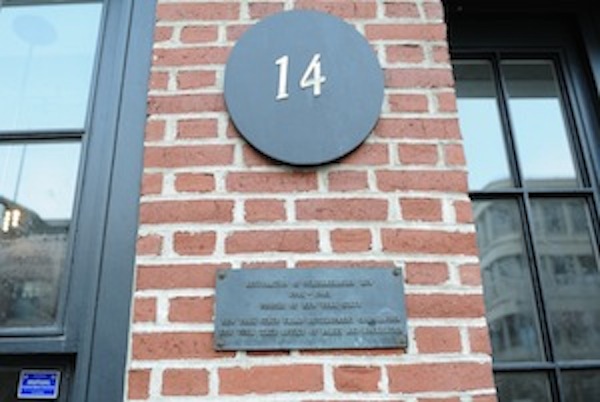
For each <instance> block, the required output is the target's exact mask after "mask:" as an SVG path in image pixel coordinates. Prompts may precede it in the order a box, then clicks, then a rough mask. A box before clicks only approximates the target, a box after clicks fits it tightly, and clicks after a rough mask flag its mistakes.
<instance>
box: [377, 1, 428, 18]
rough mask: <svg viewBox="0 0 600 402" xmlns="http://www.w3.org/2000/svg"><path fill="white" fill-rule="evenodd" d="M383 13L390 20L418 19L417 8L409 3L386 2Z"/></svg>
mask: <svg viewBox="0 0 600 402" xmlns="http://www.w3.org/2000/svg"><path fill="white" fill-rule="evenodd" d="M384 7H385V8H384V13H385V16H386V17H390V18H419V8H418V7H417V5H416V4H415V3H410V2H405V3H404V2H402V3H397V2H386V3H384Z"/></svg>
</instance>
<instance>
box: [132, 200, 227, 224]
mask: <svg viewBox="0 0 600 402" xmlns="http://www.w3.org/2000/svg"><path fill="white" fill-rule="evenodd" d="M232 219H233V201H229V200H201V201H160V202H152V203H143V204H142V205H141V207H140V221H141V223H181V222H190V223H193V222H196V223H198V222H202V223H207V222H211V223H219V222H231V221H232Z"/></svg>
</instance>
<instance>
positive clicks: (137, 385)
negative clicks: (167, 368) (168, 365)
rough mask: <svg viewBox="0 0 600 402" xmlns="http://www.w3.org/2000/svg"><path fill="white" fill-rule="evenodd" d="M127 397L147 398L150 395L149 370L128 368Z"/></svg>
mask: <svg viewBox="0 0 600 402" xmlns="http://www.w3.org/2000/svg"><path fill="white" fill-rule="evenodd" d="M128 374H129V375H128V378H127V384H128V387H127V398H129V399H148V397H149V395H150V370H145V369H144V370H129V373H128Z"/></svg>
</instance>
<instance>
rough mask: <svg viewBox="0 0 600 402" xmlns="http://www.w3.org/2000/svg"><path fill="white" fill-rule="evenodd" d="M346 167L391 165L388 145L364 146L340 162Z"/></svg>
mask: <svg viewBox="0 0 600 402" xmlns="http://www.w3.org/2000/svg"><path fill="white" fill-rule="evenodd" d="M339 163H340V164H344V165H367V166H376V165H385V164H387V163H389V155H388V147H387V145H386V144H362V145H361V146H359V147H358V148H356V149H355V150H354V151H353V152H351V153H350V154H348V155H347V156H346V157H344V158H342V159H341V160H340V161H339Z"/></svg>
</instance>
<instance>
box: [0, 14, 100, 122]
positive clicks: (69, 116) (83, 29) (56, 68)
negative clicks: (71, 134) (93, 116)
mask: <svg viewBox="0 0 600 402" xmlns="http://www.w3.org/2000/svg"><path fill="white" fill-rule="evenodd" d="M100 14H101V4H99V3H85V4H84V3H80V4H75V3H72V4H53V5H32V6H4V7H2V12H0V94H1V96H0V130H34V129H81V128H83V126H84V121H85V117H86V112H87V104H88V95H89V88H90V84H91V76H92V68H93V63H94V55H95V53H96V41H97V37H98V27H99V22H100Z"/></svg>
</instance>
